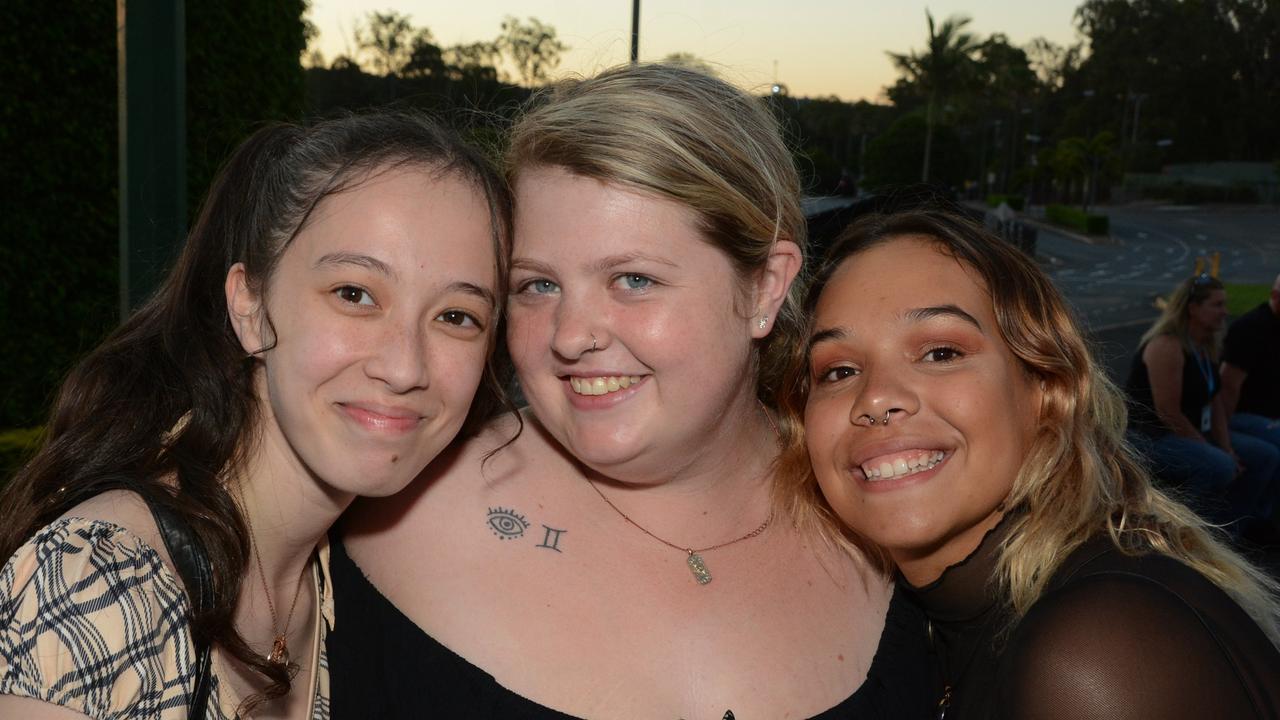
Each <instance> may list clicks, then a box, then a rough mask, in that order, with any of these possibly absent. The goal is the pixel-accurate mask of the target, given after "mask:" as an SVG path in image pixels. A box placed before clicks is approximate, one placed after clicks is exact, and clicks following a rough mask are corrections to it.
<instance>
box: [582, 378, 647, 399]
mask: <svg viewBox="0 0 1280 720" xmlns="http://www.w3.org/2000/svg"><path fill="white" fill-rule="evenodd" d="M638 382H640V376H639V375H608V376H601V377H594V378H579V377H571V378H569V387H571V388H573V391H574V392H576V393H578V394H579V395H608V394H609V393H611V392H617V391H619V390H625V389H627V388H629V387H631V386H632V385H635V384H636V383H638Z"/></svg>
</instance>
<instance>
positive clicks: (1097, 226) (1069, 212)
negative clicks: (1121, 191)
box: [1045, 205, 1111, 235]
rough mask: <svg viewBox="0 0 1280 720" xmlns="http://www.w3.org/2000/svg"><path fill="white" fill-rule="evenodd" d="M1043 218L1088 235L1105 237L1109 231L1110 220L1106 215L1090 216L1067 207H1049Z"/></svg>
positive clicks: (1077, 209) (1079, 210)
mask: <svg viewBox="0 0 1280 720" xmlns="http://www.w3.org/2000/svg"><path fill="white" fill-rule="evenodd" d="M1045 217H1046V218H1048V219H1049V222H1051V223H1054V224H1055V225H1062V226H1063V227H1068V228H1072V229H1074V230H1079V231H1080V232H1083V233H1087V234H1089V235H1106V234H1107V232H1108V231H1109V230H1110V229H1111V219H1110V218H1108V217H1107V216H1106V215H1091V214H1088V213H1086V212H1085V211H1083V210H1081V209H1079V208H1074V207H1070V206H1068V205H1050V206H1049V207H1047V208H1045Z"/></svg>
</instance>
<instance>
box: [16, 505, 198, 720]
mask: <svg viewBox="0 0 1280 720" xmlns="http://www.w3.org/2000/svg"><path fill="white" fill-rule="evenodd" d="M186 608H187V605H186V597H185V595H184V594H183V592H182V589H181V585H180V583H178V581H177V579H176V578H175V577H174V576H173V574H172V573H170V572H169V571H168V569H167V568H166V567H165V566H164V564H163V562H162V561H161V559H160V557H159V555H158V554H157V553H156V552H155V551H154V550H153V549H152V548H151V547H150V546H148V545H147V544H146V543H144V542H143V541H141V540H140V539H139V538H137V537H136V536H135V535H133V534H132V533H129V532H128V531H126V530H124V529H123V528H121V527H119V526H116V525H113V524H111V523H106V522H99V521H90V520H82V519H78V518H67V519H63V520H59V521H57V522H55V523H53V524H51V525H49V526H47V527H45V528H43V529H41V530H40V531H39V532H38V533H36V535H35V536H34V537H33V538H32V539H31V540H30V541H28V542H27V543H26V544H25V545H23V546H22V547H21V548H20V549H19V550H18V551H17V553H15V554H14V556H13V557H12V558H10V559H9V561H8V562H7V563H6V564H5V566H4V569H3V571H0V630H2V632H0V698H2V699H3V700H4V701H5V703H6V706H4V707H3V710H0V717H28V716H29V715H27V714H25V713H23V714H19V715H13V714H10V713H9V712H8V711H9V709H10V707H8V706H15V705H17V700H18V699H20V698H26V699H29V700H30V701H32V703H37V705H36V707H37V708H38V710H37V711H36V712H38V713H45V714H48V716H49V717H53V718H56V717H66V715H65V714H63V715H58V714H55V713H56V710H55V709H54V708H61V709H64V710H66V711H69V712H71V713H73V714H72V716H73V717H74V716H76V715H83V716H88V717H92V718H101V719H104V720H105V719H108V718H109V719H111V720H116V719H117V718H119V719H123V718H159V717H160V712H161V708H162V707H174V706H175V704H176V706H178V707H181V703H182V702H183V699H184V697H185V696H184V686H185V684H184V683H183V682H181V680H182V678H181V677H180V676H181V675H182V674H183V673H184V672H186V673H190V667H191V662H192V660H193V659H194V658H193V656H191V655H189V650H190V640H189V636H188V635H187V632H188V630H187V625H186V623H187V621H186V616H187V612H186ZM25 705H27V706H30V705H31V703H26V704H25ZM46 706H47V707H46ZM23 709H24V710H25V708H23ZM42 716H43V715H34V717H42Z"/></svg>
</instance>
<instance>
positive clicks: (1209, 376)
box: [1192, 347, 1215, 397]
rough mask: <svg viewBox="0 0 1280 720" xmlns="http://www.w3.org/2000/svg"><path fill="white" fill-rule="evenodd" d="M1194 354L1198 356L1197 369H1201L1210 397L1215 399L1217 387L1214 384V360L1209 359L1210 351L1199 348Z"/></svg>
mask: <svg viewBox="0 0 1280 720" xmlns="http://www.w3.org/2000/svg"><path fill="white" fill-rule="evenodd" d="M1192 354H1193V355H1195V356H1196V367H1198V368H1200V375H1201V376H1203V377H1204V384H1205V386H1206V387H1207V388H1209V393H1208V394H1209V397H1213V390H1214V387H1215V384H1214V382H1213V360H1211V359H1210V358H1209V353H1208V351H1206V350H1202V349H1201V348H1198V347H1197V348H1196V349H1195V350H1194V351H1193V353H1192Z"/></svg>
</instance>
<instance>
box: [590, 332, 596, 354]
mask: <svg viewBox="0 0 1280 720" xmlns="http://www.w3.org/2000/svg"><path fill="white" fill-rule="evenodd" d="M590 335H591V349H592V350H593V351H594V350H595V349H596V334H595V333H590Z"/></svg>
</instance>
